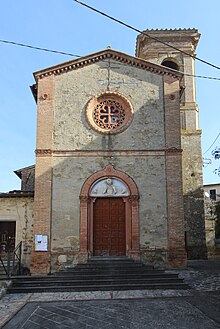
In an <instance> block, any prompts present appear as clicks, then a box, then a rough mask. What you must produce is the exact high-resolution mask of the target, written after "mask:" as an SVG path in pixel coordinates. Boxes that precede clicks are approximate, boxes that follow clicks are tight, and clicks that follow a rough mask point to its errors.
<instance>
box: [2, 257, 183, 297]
mask: <svg viewBox="0 0 220 329" xmlns="http://www.w3.org/2000/svg"><path fill="white" fill-rule="evenodd" d="M188 288H189V287H188V286H187V285H186V284H185V283H184V282H183V280H182V279H180V278H179V277H178V274H177V273H171V272H166V271H164V270H159V269H154V268H153V267H150V266H147V265H144V264H142V263H141V262H134V261H133V260H131V259H128V258H126V257H119V258H113V257H110V258H104V257H93V258H91V259H90V260H88V262H87V263H86V264H78V265H76V266H75V267H68V268H65V269H63V270H61V271H59V272H57V273H55V274H53V275H48V276H20V277H14V278H12V284H11V286H10V288H9V289H8V293H24V292H28V293H34V292H59V291H60V292H61V291H69V292H70V291H117V290H143V289H144V290H148V289H149V290H152V289H188Z"/></svg>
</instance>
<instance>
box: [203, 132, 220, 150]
mask: <svg viewBox="0 0 220 329" xmlns="http://www.w3.org/2000/svg"><path fill="white" fill-rule="evenodd" d="M219 136H220V133H219V134H218V136H217V137H216V138H215V140H214V142H213V143H212V144H211V145H210V146H209V148H208V149H207V150H206V151H205V153H203V155H205V154H206V153H207V152H208V151H209V150H210V148H211V147H212V146H213V145H214V144H215V142H216V141H217V139H218V138H219Z"/></svg>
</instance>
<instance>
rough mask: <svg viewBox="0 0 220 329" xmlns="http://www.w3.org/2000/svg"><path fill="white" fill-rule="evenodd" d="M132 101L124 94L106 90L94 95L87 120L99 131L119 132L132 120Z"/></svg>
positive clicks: (89, 105)
mask: <svg viewBox="0 0 220 329" xmlns="http://www.w3.org/2000/svg"><path fill="white" fill-rule="evenodd" d="M132 115H133V111H132V107H131V104H130V102H129V101H128V100H127V99H126V98H125V97H124V96H122V95H119V94H118V93H113V92H106V93H104V94H102V95H100V96H98V97H93V98H92V99H91V100H90V102H89V103H88V106H87V112H86V116H87V121H88V123H89V124H90V126H92V128H93V129H95V130H96V131H98V132H101V133H104V134H105V133H108V134H109V133H110V134H113V133H118V132H121V131H123V130H125V129H126V128H127V127H128V125H129V124H130V122H131V120H132Z"/></svg>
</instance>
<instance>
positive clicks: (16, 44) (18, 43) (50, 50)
mask: <svg viewBox="0 0 220 329" xmlns="http://www.w3.org/2000/svg"><path fill="white" fill-rule="evenodd" d="M0 42H2V43H6V44H11V45H14V46H20V47H26V48H30V49H34V50H40V51H46V52H50V53H55V54H60V55H67V56H71V57H77V58H80V57H82V56H81V55H77V54H72V53H67V52H64V51H59V50H54V49H49V48H42V47H36V46H32V45H27V44H24V43H20V42H15V41H9V40H1V39H0ZM101 61H102V62H106V60H104V59H102V60H101ZM118 64H120V65H126V64H125V63H120V62H119V63H118ZM178 72H180V73H182V74H183V75H185V76H190V77H194V78H201V79H209V80H217V81H220V78H216V77H210V76H204V75H194V74H187V73H184V72H181V71H178Z"/></svg>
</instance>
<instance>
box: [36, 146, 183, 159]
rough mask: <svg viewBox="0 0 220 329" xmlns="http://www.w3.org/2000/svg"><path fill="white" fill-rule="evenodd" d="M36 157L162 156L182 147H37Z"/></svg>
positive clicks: (177, 150)
mask: <svg viewBox="0 0 220 329" xmlns="http://www.w3.org/2000/svg"><path fill="white" fill-rule="evenodd" d="M35 153H36V156H37V157H48V156H53V157H97V156H98V157H120V156H122V157H127V156H130V157H135V156H136V157H140V156H143V157H145V156H164V155H165V154H169V153H172V154H173V153H182V149H178V148H165V149H160V150H110V151H103V150H48V149H45V150H44V149H40V150H39V149H38V150H36V151H35Z"/></svg>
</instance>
